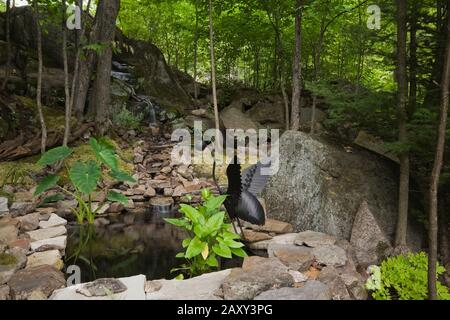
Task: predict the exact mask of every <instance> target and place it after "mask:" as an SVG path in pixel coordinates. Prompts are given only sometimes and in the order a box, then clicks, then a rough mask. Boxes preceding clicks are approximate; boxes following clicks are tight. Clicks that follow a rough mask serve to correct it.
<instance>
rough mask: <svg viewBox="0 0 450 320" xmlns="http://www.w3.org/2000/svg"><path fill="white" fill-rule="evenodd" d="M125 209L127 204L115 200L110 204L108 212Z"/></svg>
mask: <svg viewBox="0 0 450 320" xmlns="http://www.w3.org/2000/svg"><path fill="white" fill-rule="evenodd" d="M124 209H125V206H124V205H123V204H122V203H120V202H113V203H111V205H110V206H109V209H108V213H111V212H113V213H117V212H122V211H123V210H124Z"/></svg>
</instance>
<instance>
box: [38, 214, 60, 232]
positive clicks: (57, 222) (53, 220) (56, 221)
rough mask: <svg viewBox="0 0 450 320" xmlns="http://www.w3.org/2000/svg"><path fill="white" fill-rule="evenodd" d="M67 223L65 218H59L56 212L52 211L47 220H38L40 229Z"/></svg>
mask: <svg viewBox="0 0 450 320" xmlns="http://www.w3.org/2000/svg"><path fill="white" fill-rule="evenodd" d="M66 224H67V220H66V219H64V218H61V217H60V216H58V215H57V214H54V213H52V214H51V215H50V218H49V219H48V220H47V221H41V222H39V227H40V228H41V229H48V228H54V227H59V226H65V225H66Z"/></svg>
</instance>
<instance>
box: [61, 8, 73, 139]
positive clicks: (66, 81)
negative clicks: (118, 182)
mask: <svg viewBox="0 0 450 320" xmlns="http://www.w3.org/2000/svg"><path fill="white" fill-rule="evenodd" d="M66 10H67V6H66V0H62V54H63V62H64V92H65V108H66V110H65V111H66V114H65V128H64V138H63V145H64V146H67V143H68V141H69V136H70V119H71V117H72V110H71V104H70V88H69V86H70V83H69V65H68V61H67V27H66Z"/></svg>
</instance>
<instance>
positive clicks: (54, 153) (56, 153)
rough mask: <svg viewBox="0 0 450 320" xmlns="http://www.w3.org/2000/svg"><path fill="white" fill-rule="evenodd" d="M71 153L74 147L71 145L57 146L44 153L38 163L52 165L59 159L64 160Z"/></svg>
mask: <svg viewBox="0 0 450 320" xmlns="http://www.w3.org/2000/svg"><path fill="white" fill-rule="evenodd" d="M71 154H72V149H70V148H69V147H64V146H62V147H57V148H54V149H51V150H49V151H47V152H46V153H44V154H43V155H42V157H41V159H39V161H38V162H37V164H38V165H40V166H50V165H52V164H54V163H56V162H58V161H61V160H64V159H65V158H67V157H68V156H70V155H71Z"/></svg>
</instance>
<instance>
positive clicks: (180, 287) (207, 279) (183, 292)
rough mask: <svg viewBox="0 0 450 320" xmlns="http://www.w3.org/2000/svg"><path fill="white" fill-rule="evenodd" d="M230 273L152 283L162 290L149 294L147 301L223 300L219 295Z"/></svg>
mask: <svg viewBox="0 0 450 320" xmlns="http://www.w3.org/2000/svg"><path fill="white" fill-rule="evenodd" d="M230 273H231V270H229V269H228V270H222V271H218V272H212V273H206V274H203V275H201V276H199V277H195V278H191V279H187V280H157V281H151V283H154V284H153V285H152V287H153V288H158V287H159V286H161V288H160V289H159V290H156V291H151V292H149V293H147V300H221V298H220V297H219V296H217V293H218V291H220V290H219V289H220V286H221V284H222V283H223V281H224V280H225V279H226V278H227V277H228V276H229V275H230Z"/></svg>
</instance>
